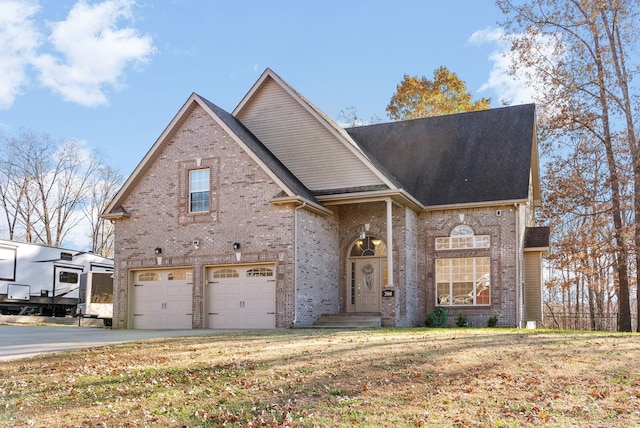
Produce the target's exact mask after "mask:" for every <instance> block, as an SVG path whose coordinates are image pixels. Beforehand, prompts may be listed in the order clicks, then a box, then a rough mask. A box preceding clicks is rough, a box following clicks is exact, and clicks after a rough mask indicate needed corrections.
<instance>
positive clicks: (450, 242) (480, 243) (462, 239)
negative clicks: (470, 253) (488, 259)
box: [435, 224, 491, 251]
mask: <svg viewBox="0 0 640 428" xmlns="http://www.w3.org/2000/svg"><path fill="white" fill-rule="evenodd" d="M465 243H467V244H469V243H470V244H471V245H464V244H465ZM435 247H436V251H451V250H477V249H485V248H491V236H490V235H476V234H475V233H474V232H473V229H472V228H471V226H467V225H465V224H461V225H458V226H456V227H454V228H453V230H451V233H450V234H449V236H438V237H436V239H435Z"/></svg>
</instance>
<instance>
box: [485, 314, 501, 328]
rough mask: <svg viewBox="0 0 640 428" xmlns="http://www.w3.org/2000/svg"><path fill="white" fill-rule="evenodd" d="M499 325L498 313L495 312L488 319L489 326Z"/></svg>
mask: <svg viewBox="0 0 640 428" xmlns="http://www.w3.org/2000/svg"><path fill="white" fill-rule="evenodd" d="M497 325H498V314H493V315H491V316H490V317H489V319H488V320H487V327H491V328H493V327H496V326H497Z"/></svg>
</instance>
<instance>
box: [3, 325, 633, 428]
mask: <svg viewBox="0 0 640 428" xmlns="http://www.w3.org/2000/svg"><path fill="white" fill-rule="evenodd" d="M639 357H640V336H637V335H630V334H610V333H573V332H571V333H566V332H565V333H560V332H549V331H546V332H540V331H527V330H506V329H433V330H429V329H412V330H403V329H397V330H396V329H379V330H365V331H329V330H285V331H270V332H252V333H224V334H220V335H216V336H207V337H187V338H172V339H163V340H152V341H145V342H137V343H130V344H123V345H117V346H108V347H101V348H95V349H90V350H83V351H77V352H67V353H60V354H53V355H46V356H40V357H33V358H28V359H22V360H15V361H8V362H5V363H3V365H2V367H1V369H0V379H1V380H0V397H1V398H2V400H1V403H2V404H1V406H2V407H1V408H0V425H4V426H43V427H44V426H61V427H66V426H68V427H75V426H118V427H122V426H145V425H146V426H176V427H178V426H291V427H298V426H301V427H335V426H362V427H365V426H394V427H395V426H483V427H484V426H495V427H505V426H508V427H518V426H535V425H554V426H608V427H610V426H625V427H626V426H634V424H636V423H637V421H638V420H640V362H639Z"/></svg>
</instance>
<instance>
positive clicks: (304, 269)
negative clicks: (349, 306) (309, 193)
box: [294, 210, 340, 326]
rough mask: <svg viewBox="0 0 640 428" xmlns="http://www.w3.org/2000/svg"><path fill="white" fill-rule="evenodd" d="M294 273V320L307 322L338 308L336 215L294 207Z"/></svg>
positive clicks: (334, 311) (307, 324)
mask: <svg viewBox="0 0 640 428" xmlns="http://www.w3.org/2000/svg"><path fill="white" fill-rule="evenodd" d="M297 214H298V217H297V222H296V223H297V231H298V234H297V273H296V278H295V284H296V286H295V287H296V308H295V311H296V312H295V319H294V324H295V325H296V326H310V325H312V324H313V322H314V321H315V320H316V319H317V318H318V317H319V316H320V315H322V314H335V313H338V312H339V294H340V283H339V279H338V266H339V264H340V261H339V260H340V256H339V254H338V246H337V242H338V238H337V237H338V224H337V218H336V216H329V217H325V216H319V215H316V214H313V213H310V212H308V211H304V210H298V211H297Z"/></svg>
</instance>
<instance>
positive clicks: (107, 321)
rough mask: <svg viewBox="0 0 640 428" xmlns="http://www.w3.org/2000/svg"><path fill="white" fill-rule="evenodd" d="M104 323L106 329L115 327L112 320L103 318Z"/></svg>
mask: <svg viewBox="0 0 640 428" xmlns="http://www.w3.org/2000/svg"><path fill="white" fill-rule="evenodd" d="M102 322H103V323H104V326H105V327H111V326H112V325H113V320H112V319H111V318H103V319H102Z"/></svg>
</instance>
